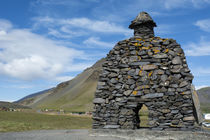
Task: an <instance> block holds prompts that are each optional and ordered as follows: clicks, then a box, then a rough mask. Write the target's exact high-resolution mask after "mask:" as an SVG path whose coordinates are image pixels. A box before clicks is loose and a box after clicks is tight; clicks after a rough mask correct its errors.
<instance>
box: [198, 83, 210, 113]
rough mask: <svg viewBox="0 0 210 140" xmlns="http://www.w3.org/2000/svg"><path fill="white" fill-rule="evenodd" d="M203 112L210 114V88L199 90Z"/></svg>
mask: <svg viewBox="0 0 210 140" xmlns="http://www.w3.org/2000/svg"><path fill="white" fill-rule="evenodd" d="M197 93H198V97H199V100H200V103H201V109H202V110H203V112H210V87H205V88H201V89H199V90H197Z"/></svg>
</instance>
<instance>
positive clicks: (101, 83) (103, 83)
mask: <svg viewBox="0 0 210 140" xmlns="http://www.w3.org/2000/svg"><path fill="white" fill-rule="evenodd" d="M105 85H106V83H105V82H98V86H105Z"/></svg>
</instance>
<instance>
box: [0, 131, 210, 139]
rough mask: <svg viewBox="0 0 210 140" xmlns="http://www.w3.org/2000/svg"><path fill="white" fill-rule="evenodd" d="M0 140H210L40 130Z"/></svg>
mask: <svg viewBox="0 0 210 140" xmlns="http://www.w3.org/2000/svg"><path fill="white" fill-rule="evenodd" d="M0 140H210V133H209V132H190V131H183V132H181V131H150V130H144V129H142V130H40V131H26V132H9V133H0Z"/></svg>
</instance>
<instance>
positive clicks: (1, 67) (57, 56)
mask: <svg viewBox="0 0 210 140" xmlns="http://www.w3.org/2000/svg"><path fill="white" fill-rule="evenodd" d="M1 21H3V20H0V25H3V26H0V29H1V30H2V31H4V34H0V74H1V75H6V76H10V77H14V78H18V79H23V80H34V79H38V78H44V79H55V78H56V77H57V75H59V74H61V73H63V72H69V71H71V70H69V68H68V67H69V66H70V67H74V65H75V61H74V60H75V59H80V60H84V59H87V57H86V55H85V54H84V52H83V51H79V50H76V49H72V48H68V47H65V46H61V45H58V44H57V43H56V42H55V41H53V40H50V39H48V38H45V37H43V36H40V35H38V34H35V33H32V32H31V31H29V30H26V29H14V28H12V26H11V24H10V22H9V21H6V22H5V20H4V21H3V22H2V23H1ZM5 23H8V25H7V24H5ZM8 29H9V30H8ZM80 64H81V67H82V66H87V65H86V64H84V63H80ZM76 66H77V65H76ZM81 67H80V68H81ZM83 68H84V67H83ZM68 70H69V71H68ZM81 70H82V69H79V68H78V69H76V68H74V71H81Z"/></svg>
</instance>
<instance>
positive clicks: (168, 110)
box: [160, 109, 171, 113]
mask: <svg viewBox="0 0 210 140" xmlns="http://www.w3.org/2000/svg"><path fill="white" fill-rule="evenodd" d="M160 111H161V112H162V113H169V112H171V110H170V109H162V110H160Z"/></svg>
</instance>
